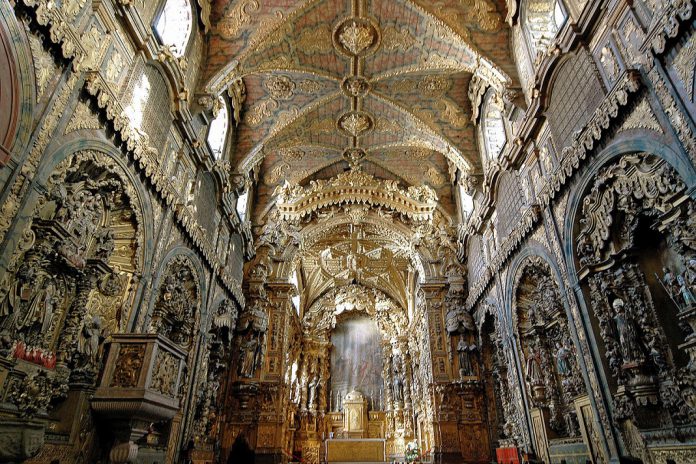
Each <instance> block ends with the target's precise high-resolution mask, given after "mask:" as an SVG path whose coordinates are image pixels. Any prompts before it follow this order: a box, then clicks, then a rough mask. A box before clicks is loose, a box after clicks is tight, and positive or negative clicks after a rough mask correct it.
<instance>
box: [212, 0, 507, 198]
mask: <svg viewBox="0 0 696 464" xmlns="http://www.w3.org/2000/svg"><path fill="white" fill-rule="evenodd" d="M505 15H506V11H505V1H504V0H448V1H445V0H304V1H297V0H236V1H229V0H217V1H216V2H214V4H213V12H212V20H213V28H212V35H211V37H210V43H209V52H208V62H207V68H206V70H205V75H204V82H205V83H206V84H205V86H206V88H207V90H208V91H210V92H213V93H217V92H219V91H221V90H223V89H224V88H225V87H227V86H228V85H229V84H230V83H231V82H232V81H233V80H235V79H237V78H240V77H241V78H242V79H243V81H244V84H245V87H246V100H245V103H244V107H243V110H242V121H241V124H239V127H238V131H237V137H236V141H235V144H236V147H235V160H234V161H235V163H236V165H237V169H238V170H240V171H245V170H248V169H249V168H251V167H253V166H255V165H256V164H257V163H259V162H260V163H261V172H260V183H259V187H258V189H257V196H258V198H259V199H260V204H259V203H257V208H256V210H257V211H261V210H263V209H264V206H263V204H264V203H266V202H267V201H270V196H271V193H272V192H273V190H274V188H275V186H277V185H279V184H282V183H283V182H284V181H286V180H288V181H294V182H298V183H305V182H307V181H308V180H310V179H315V178H326V177H331V176H332V175H335V174H336V173H338V172H342V171H343V170H345V169H347V168H348V166H350V165H358V164H359V165H360V166H361V167H362V169H363V170H366V171H368V172H370V173H371V174H373V175H375V176H376V177H379V178H385V179H395V180H398V181H399V182H401V183H403V184H404V185H406V186H409V185H419V184H422V183H426V184H428V185H430V186H431V187H433V188H434V189H435V190H436V192H437V193H438V197H439V198H440V200H441V203H442V206H443V207H444V208H445V209H446V210H451V208H452V195H451V183H450V178H451V172H452V171H453V168H460V169H463V170H470V169H471V170H476V169H478V168H479V166H480V162H479V155H478V150H477V148H476V142H475V131H474V127H473V124H472V122H471V103H470V101H469V97H468V91H469V83H470V81H471V79H472V76H473V75H474V74H475V75H477V76H479V77H480V78H481V79H483V80H485V81H486V82H488V83H489V85H492V86H494V87H496V88H498V89H500V90H502V89H503V88H505V87H508V86H514V85H516V80H515V77H514V76H515V74H516V72H515V67H514V63H513V60H512V57H511V53H510V47H509V42H510V39H509V30H508V28H507V26H506V24H505V23H504V19H505Z"/></svg>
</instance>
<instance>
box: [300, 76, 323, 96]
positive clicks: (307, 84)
mask: <svg viewBox="0 0 696 464" xmlns="http://www.w3.org/2000/svg"><path fill="white" fill-rule="evenodd" d="M297 89H298V90H299V91H300V92H302V93H309V94H314V93H317V92H320V91H322V90H324V84H323V83H321V82H319V81H312V80H309V79H305V80H302V81H300V82H299V83H298V84H297Z"/></svg>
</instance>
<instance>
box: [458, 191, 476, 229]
mask: <svg viewBox="0 0 696 464" xmlns="http://www.w3.org/2000/svg"><path fill="white" fill-rule="evenodd" d="M459 207H460V209H461V212H462V222H466V220H467V219H468V218H469V216H471V213H473V212H474V197H473V196H472V195H469V194H468V193H467V192H466V189H465V188H464V187H463V186H461V185H460V186H459Z"/></svg>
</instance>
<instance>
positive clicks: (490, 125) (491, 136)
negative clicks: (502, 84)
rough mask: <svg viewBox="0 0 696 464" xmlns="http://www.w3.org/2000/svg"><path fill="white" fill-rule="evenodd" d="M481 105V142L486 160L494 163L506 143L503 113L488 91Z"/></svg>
mask: <svg viewBox="0 0 696 464" xmlns="http://www.w3.org/2000/svg"><path fill="white" fill-rule="evenodd" d="M483 105H484V108H483V127H482V131H483V141H484V145H485V149H486V156H487V158H488V160H489V161H494V160H495V159H497V158H498V156H500V153H501V152H502V151H503V147H504V146H505V142H506V141H507V137H506V136H505V124H504V123H503V113H502V111H501V110H500V106H498V103H497V102H496V98H495V94H494V93H493V92H492V91H490V90H489V91H488V95H487V96H486V99H485V100H484V103H483Z"/></svg>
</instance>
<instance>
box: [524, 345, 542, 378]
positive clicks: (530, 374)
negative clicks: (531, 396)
mask: <svg viewBox="0 0 696 464" xmlns="http://www.w3.org/2000/svg"><path fill="white" fill-rule="evenodd" d="M525 370H526V374H527V381H528V382H529V383H530V385H532V386H538V385H543V384H544V380H543V377H542V374H541V366H540V365H539V359H538V355H537V354H536V353H530V356H529V359H527V366H526V369H525Z"/></svg>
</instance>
